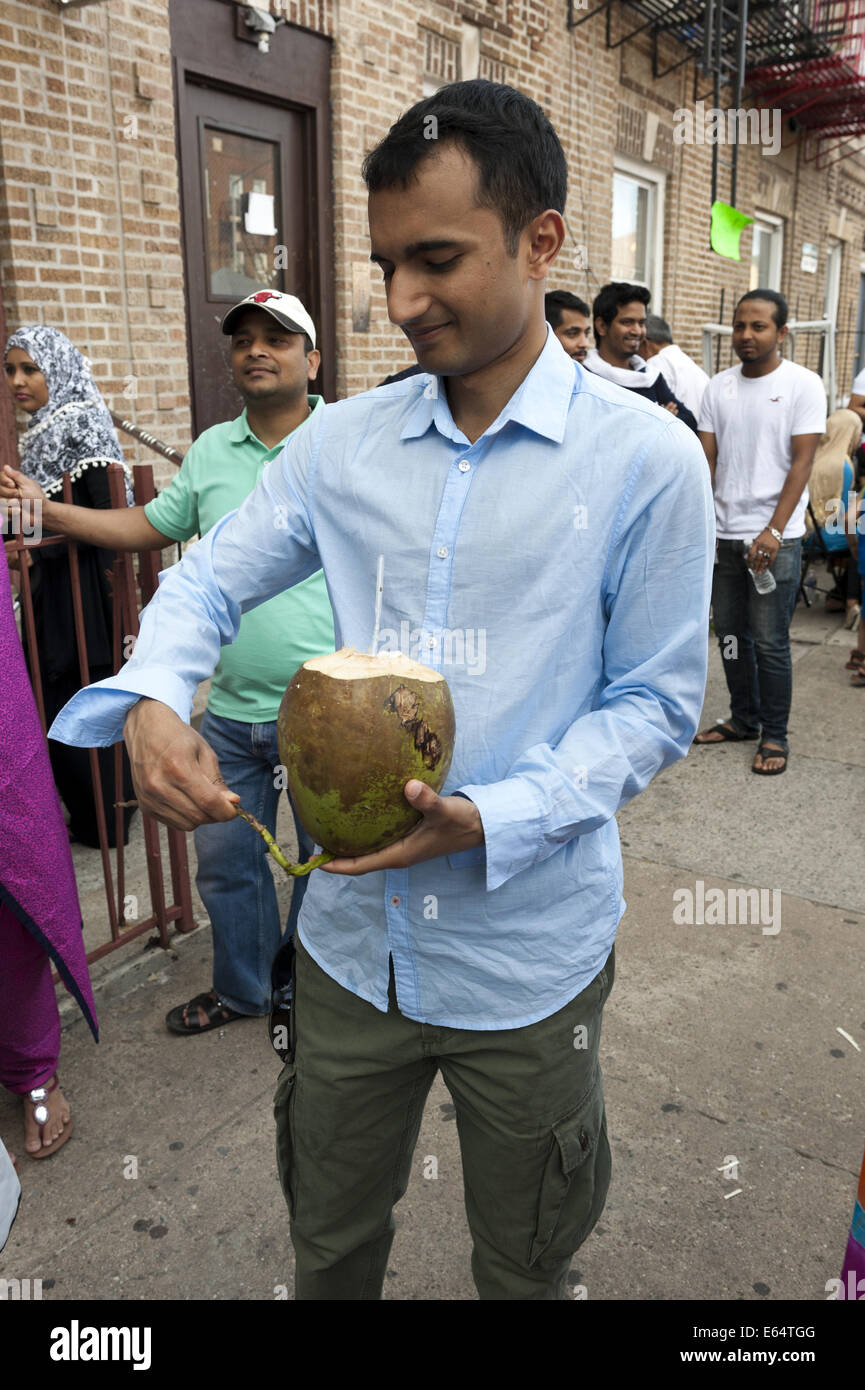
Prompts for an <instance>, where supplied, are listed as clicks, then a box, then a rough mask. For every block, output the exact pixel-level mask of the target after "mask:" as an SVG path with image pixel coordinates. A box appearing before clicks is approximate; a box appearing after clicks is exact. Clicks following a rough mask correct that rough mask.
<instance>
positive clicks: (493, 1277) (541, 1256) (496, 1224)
mask: <svg viewBox="0 0 865 1390" xmlns="http://www.w3.org/2000/svg"><path fill="white" fill-rule="evenodd" d="M614 969H615V966H614V951H611V953H610V956H609V958H608V960H607V962H606V964H605V966H604V968H603V969H602V970H601V971H600V973H599V974H598V975H596V977H595V979H594V980H592V982H591V984H589V985H588V986H587V987H586V988H585V989H584V990H583V991H582V993H580V994H578V995H577V997H576V998H575V999H573V1000H572V1001H571V1002H570V1003H569V1004H567V1005H565V1007H564V1008H563V1009H560V1010H559V1011H558V1012H557V1013H555V1014H552V1015H551V1016H550V1017H549V1018H545V1019H542V1020H541V1022H540V1023H533V1024H530V1025H529V1026H528V1027H526V1028H506V1029H501V1030H495V1031H485V1032H473V1031H469V1030H466V1029H457V1028H439V1027H436V1026H433V1025H430V1024H425V1023H415V1022H413V1021H412V1020H411V1019H408V1018H405V1017H403V1015H402V1014H401V1013H400V1012H399V1011H398V1009H397V1005H396V993H395V989H394V983H393V973H392V972H391V982H390V1009H389V1012H388V1013H387V1014H383V1013H381V1011H380V1010H378V1009H376V1008H374V1007H373V1005H372V1004H368V1003H367V1002H366V1001H365V1000H363V999H359V998H358V997H357V995H355V994H352V993H351V991H350V990H347V989H343V987H342V986H341V985H338V984H337V983H336V981H335V980H332V979H331V978H330V976H329V975H327V974H326V973H325V972H324V971H323V970H321V969H320V967H319V966H318V965H317V964H316V962H315V961H314V960H313V959H312V957H311V956H310V955H309V954H308V952H306V951H305V950H304V948H303V947H302V946H301V945H300V943H299V942H297V959H296V982H295V1003H294V1008H293V1010H292V1016H293V1024H292V1048H293V1056H292V1057H291V1058H290V1060H289V1061H288V1062H287V1063H286V1065H285V1067H284V1068H283V1071H282V1073H281V1075H280V1078H279V1082H278V1085H277V1090H276V1098H275V1115H276V1126H277V1161H278V1166H279V1176H280V1181H281V1183H282V1188H283V1191H284V1193H285V1196H286V1201H287V1202H288V1209H289V1215H290V1218H291V1236H292V1242H293V1244H294V1248H295V1252H296V1256H297V1282H296V1297H297V1298H298V1299H342V1300H345V1299H378V1298H380V1297H381V1291H382V1285H383V1283H384V1277H385V1270H386V1267H387V1259H388V1254H389V1251H390V1247H391V1242H392V1240H393V1234H394V1220H393V1207H394V1205H395V1203H396V1202H398V1201H399V1199H400V1197H402V1195H403V1193H404V1192H405V1190H406V1187H407V1186H408V1181H409V1174H410V1171H411V1162H412V1154H413V1152H414V1148H415V1144H416V1143H417V1138H418V1131H419V1129H420V1123H421V1115H422V1113H423V1108H424V1102H425V1100H426V1097H427V1094H428V1092H429V1089H430V1086H431V1085H432V1082H433V1078H434V1077H435V1074H436V1072H437V1071H438V1070H439V1068H440V1069H441V1072H442V1078H443V1080H444V1082H445V1085H446V1086H447V1088H448V1090H449V1091H450V1093H451V1096H452V1098H453V1102H454V1108H455V1110H456V1122H457V1130H458V1132H459V1141H460V1151H461V1154H462V1165H463V1182H464V1188H465V1204H466V1213H467V1215H468V1221H469V1227H470V1229H471V1234H472V1239H473V1242H474V1252H473V1255H472V1273H473V1275H474V1280H475V1284H476V1286H477V1290H478V1293H479V1295H480V1297H481V1298H482V1299H562V1298H566V1297H567V1287H566V1285H567V1274H568V1268H569V1266H570V1262H571V1258H572V1256H573V1254H574V1251H575V1250H577V1248H578V1247H579V1246H580V1245H581V1244H582V1242H583V1241H584V1240H585V1239H586V1236H588V1234H589V1232H590V1231H591V1230H592V1228H593V1227H594V1225H595V1223H596V1221H597V1220H598V1218H599V1216H600V1214H601V1211H602V1210H603V1206H604V1201H605V1199H606V1195H607V1188H608V1187H609V1182H610V1146H609V1143H608V1140H607V1124H606V1117H605V1114H604V1096H603V1090H602V1087H601V1071H600V1067H599V1064H598V1044H599V1042H600V1035H601V1014H602V1012H603V1007H604V1004H605V1002H606V999H607V996H608V995H609V993H610V990H611V989H612V985H613V977H614Z"/></svg>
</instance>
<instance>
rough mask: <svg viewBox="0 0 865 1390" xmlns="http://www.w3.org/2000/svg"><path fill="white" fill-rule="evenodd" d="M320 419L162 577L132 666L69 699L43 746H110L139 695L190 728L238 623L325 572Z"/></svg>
mask: <svg viewBox="0 0 865 1390" xmlns="http://www.w3.org/2000/svg"><path fill="white" fill-rule="evenodd" d="M325 415H326V412H325V411H319V412H317V413H316V415H314V416H313V417H312V418H311V419H310V421H309V424H308V426H307V428H305V429H303V430H299V431H297V432H296V433H295V434H293V435H292V437H291V438H290V439H289V441H288V443H287V444H286V446H285V449H283V451H282V453H281V454H280V455H279V456H278V457H277V458H275V459H274V460H273V462H272V463H271V464H270V465H269V466H268V468H267V469H266V470H265V472H264V474H263V476H262V478H261V481H260V483H259V484H258V486H257V487H256V488H255V490H254V491H253V492H251V493H250V495H249V497H247V499H246V500H245V502H244V503H243V506H242V507H240V508H239V509H238V510H237V511H235V512H230V513H229V514H228V515H227V516H225V517H223V519H222V520H221V521H220V522H218V523H217V525H216V526H214V527H213V528H212V530H211V531H209V532H208V534H207V535H206V536H205V537H204V538H203V540H201V541H199V542H197V544H196V545H194V546H192V547H191V548H190V549H189V550H188V551H187V552H186V554H185V555H184V557H183V559H182V560H181V562H180V563H179V564H177V565H173V566H172V567H171V569H169V570H167V571H165V572H164V573H163V574H162V575H161V576H160V584H159V588H158V590H157V592H156V594H155V595H154V597H153V599H152V600H151V602H150V603H149V604H148V605H147V607H146V608H145V609H144V611H143V612H142V615H141V626H140V631H139V634H138V637H137V640H136V642H135V649H134V651H133V654H132V656H131V658H130V660H129V661H127V662H126V664H125V665H124V666H122V667H121V669H120V671H118V673H117V675H116V676H110V677H109V678H108V679H107V680H103V681H97V682H96V683H95V684H94V685H90V686H87V687H86V688H85V689H84V690H80V691H79V692H78V693H77V694H76V695H74V696H73V697H72V699H71V700H70V701H69V702H68V704H66V705H65V706H64V707H63V709H62V710H61V711H60V713H59V714H58V716H57V718H56V719H55V720H54V723H53V724H52V726H51V728H50V729H49V731H48V735H49V738H53V739H57V740H58V742H60V743H70V744H75V745H78V746H80V747H85V748H94V747H98V746H101V745H104V744H110V743H115V742H116V741H117V740H118V739H119V738H120V737H121V736H122V733H123V725H124V722H125V719H126V716H127V714H128V713H129V711H130V709H131V708H132V706H133V705H134V704H136V703H137V701H138V700H139V699H141V698H142V697H143V696H147V697H149V698H150V699H153V700H160V701H161V702H162V703H163V704H166V705H168V706H170V708H171V709H173V710H174V711H175V713H176V714H178V715H179V716H180V718H181V719H183V720H185V721H187V722H188V721H189V717H190V712H191V710H192V701H193V698H194V696H195V692H196V690H197V688H198V686H199V684H200V683H201V681H203V680H205V679H207V677H208V676H210V675H212V674H213V671H214V670H215V668H216V665H217V662H218V661H219V653H220V649H221V647H223V646H225V645H227V644H228V643H231V642H233V641H234V639H235V637H236V636H237V632H238V628H239V627H240V619H241V617H242V615H243V614H244V613H245V612H247V611H248V610H249V609H252V608H256V607H257V606H258V605H259V604H261V603H265V602H266V601H267V599H269V598H272V597H273V596H274V594H277V593H280V592H281V591H282V590H283V589H288V588H290V587H291V586H292V585H293V584H297V583H299V582H300V581H301V580H302V579H306V578H308V576H309V575H311V574H314V573H315V571H316V570H318V569H320V568H321V561H320V559H319V556H318V551H317V548H316V543H315V537H314V535H313V526H312V519H311V516H310V511H309V510H308V508H307V500H306V499H307V497H308V496H309V489H310V487H311V486H312V476H313V472H314V466H315V461H316V459H317V455H318V445H319V443H320V435H321V433H322V428H323V425H324V418H325Z"/></svg>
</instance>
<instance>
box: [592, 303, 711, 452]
mask: <svg viewBox="0 0 865 1390" xmlns="http://www.w3.org/2000/svg"><path fill="white" fill-rule="evenodd" d="M651 297H652V296H651V294H650V293H649V291H648V290H647V289H646V287H645V285H629V284H627V283H626V282H625V281H622V280H614V281H613V282H612V284H609V285H604V287H603V289H602V290H601V292H600V293H599V294H598V295H596V296H595V302H594V304H593V305H592V318H593V321H594V327H595V342H596V343H597V345H598V346H597V347H596V348H592V349H591V350H590V351H589V352H588V353H587V355H586V360H585V362H584V363H583V366H584V367H586V368H587V369H588V371H590V372H595V373H596V374H597V375H598V376H602V377H604V378H605V380H607V381H612V382H614V383H615V384H616V385H617V386H624V387H625V388H626V389H627V390H629V391H636V392H637V394H638V395H639V396H645V398H646V400H649V401H654V402H655V404H656V405H660V406H663V407H664V409H665V410H669V411H671V412H672V414H673V415H678V417H679V419H680V420H681V421H682V423H683V424H684V425H687V426H688V428H689V429H692V430H693V431H694V433H695V434H696V432H697V421H696V420H695V419H694V417H693V415H692V414H691V412H690V410H689V409H688V407H687V406H686V405H685V404H684V403H683V402H682V401H680V400H678V399H677V398H676V397H675V396H674V395H673V393H672V391H671V390H670V388H669V386H668V385H667V383H666V381H665V380H664V377H663V375H662V373H661V371H660V369H659V367H658V364H657V362H656V361H655V360H654V359H653V360H652V361H651V362H645V361H644V360H643V358H642V357H640V355H639V349H640V344H641V343H642V341H643V338H644V336H645V333H646V309H647V308H648V304H649V300H650V299H651Z"/></svg>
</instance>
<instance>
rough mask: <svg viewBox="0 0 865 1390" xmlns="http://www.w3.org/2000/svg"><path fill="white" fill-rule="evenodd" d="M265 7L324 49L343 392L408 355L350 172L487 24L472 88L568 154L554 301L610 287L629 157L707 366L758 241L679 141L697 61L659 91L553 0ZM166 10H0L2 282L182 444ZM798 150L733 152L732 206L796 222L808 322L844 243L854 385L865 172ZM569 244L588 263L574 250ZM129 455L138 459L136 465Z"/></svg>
mask: <svg viewBox="0 0 865 1390" xmlns="http://www.w3.org/2000/svg"><path fill="white" fill-rule="evenodd" d="M236 2H237V3H240V0H236ZM214 3H216V0H214ZM259 3H260V4H262V6H263V5H264V3H265V0H259ZM270 8H271V11H272V13H273V14H274V15H276V16H278V17H281V18H285V19H287V20H288V21H289V22H290V23H293V24H299V25H302V26H304V27H308V28H310V29H313V30H316V31H317V32H320V33H324V34H328V35H329V36H331V37H332V38H333V39H334V45H333V65H332V75H331V81H332V87H331V95H332V106H333V168H332V173H333V189H334V211H333V218H334V234H335V265H334V286H335V293H336V311H337V354H338V362H337V368H338V372H337V381H338V393H339V394H340V395H345V394H348V393H351V392H354V391H358V390H362V389H365V388H366V387H368V386H370V385H372V384H374V383H375V382H376V381H378V380H380V379H381V377H382V376H384V375H385V374H387V373H388V372H391V371H394V370H396V369H398V368H400V367H402V366H405V365H407V364H408V363H409V362H410V361H411V360H412V354H411V351H410V349H409V348H408V346H407V344H406V341H405V339H404V337H403V335H402V334H401V333H400V332H399V330H397V329H396V328H394V327H393V325H391V324H390V323H389V322H388V319H387V312H386V305H385V297H384V291H383V287H382V284H381V280H380V275H379V272H378V271H377V270H375V269H374V268H373V267H372V266H371V265H370V263H369V260H368V257H369V239H368V232H367V223H366V195H365V190H364V187H363V184H362V180H361V177H360V164H361V160H362V157H363V155H364V153H365V152H366V151H367V150H368V149H370V148H371V147H372V146H373V145H374V144H375V143H376V141H377V140H378V139H379V138H380V137H381V136H382V135H383V134H384V133H385V132H386V130H387V128H388V126H389V125H390V124H391V123H392V121H393V120H395V119H396V117H397V116H398V115H399V114H400V112H401V111H403V110H405V109H406V107H408V106H409V105H411V104H412V103H413V102H414V101H417V100H418V99H419V98H420V97H421V95H422V93H423V90H424V83H425V81H426V82H427V83H433V84H435V83H436V82H442V81H445V80H451V79H452V78H453V77H454V76H461V77H464V76H468V75H471V74H470V73H469V72H468V71H466V70H465V61H464V55H465V54H466V53H469V52H470V51H471V50H470V48H466V47H464V46H463V38H464V31H465V26H466V25H474V26H476V29H477V30H478V31H479V43H476V44H475V50H474V51H475V55H476V61H477V71H478V72H479V73H480V75H482V76H486V77H490V78H493V79H495V80H506V81H508V82H511V83H513V84H514V85H516V86H518V87H520V88H522V89H523V90H524V91H526V92H528V93H529V94H530V95H532V96H533V97H535V99H536V100H538V101H539V102H540V103H541V105H542V106H543V107H544V109H545V111H546V112H547V114H548V115H549V116H550V119H551V120H552V122H553V124H554V125H555V127H556V129H557V131H558V132H559V135H560V138H561V140H562V143H563V146H564V148H565V152H566V155H567V159H568V168H569V197H568V206H567V209H566V223H567V229H568V239H567V242H566V245H565V248H564V250H563V252H562V255H561V257H560V259H559V261H558V263H557V266H556V269H555V272H554V275H553V277H552V278H551V280H550V282H549V283H550V288H557V287H566V288H570V289H572V290H574V291H575V292H577V293H579V294H581V295H582V296H583V297H584V298H588V299H591V298H592V296H593V295H594V294H595V293H596V292H597V289H598V288H599V286H600V285H601V284H602V283H603V282H604V281H605V280H606V279H608V278H609V273H610V250H611V216H612V186H613V157H614V154H615V152H617V151H618V152H619V153H621V154H625V155H629V156H630V157H632V158H637V159H645V160H648V162H649V163H650V164H651V165H652V166H653V167H655V168H658V169H663V170H664V171H665V172H666V176H667V185H666V204H665V206H666V216H665V228H664V291H663V302H662V304H661V305H660V306H659V307H660V308H661V311H662V312H663V313H664V315H665V317H667V318H668V319H669V320H670V321H671V323H672V325H673V328H674V330H675V333H676V336H677V339H678V341H680V342H681V344H682V346H683V347H685V348H686V350H688V351H690V352H692V353H694V354H695V355H697V354H699V351H700V334H699V326H700V324H702V323H703V322H704V321H706V320H714V319H715V318H716V317H717V314H718V309H719V301H720V294H721V290H722V289H723V290H724V292H725V317H728V316H729V312H730V310H731V308H732V304H733V302H734V300H735V297H736V296H737V295H738V294H740V293H742V292H743V291H744V289H746V288H747V284H748V276H749V261H750V252H751V235H752V234H751V231H750V229H748V230H746V231H745V233H744V234H743V236H742V242H741V249H742V257H743V259H742V261H741V263H736V262H733V261H727V260H723V259H722V258H720V257H718V256H716V255H715V254H714V253H712V252H711V251H710V249H709V242H708V229H709V204H710V182H711V154H712V151H711V147H710V146H708V145H676V144H675V143H674V141H673V121H674V112H675V111H676V110H677V109H679V108H683V107H690V106H692V104H693V98H694V69H693V65H692V64H691V63H686V64H683V65H682V66H681V67H679V68H677V69H676V70H675V71H673V72H671V73H669V74H668V75H667V76H665V77H663V78H661V79H660V80H659V81H655V80H654V79H653V78H652V69H651V50H650V46H649V43H648V41H646V42H643V41H641V40H639V39H638V40H636V41H631V42H629V43H627V44H623V45H622V46H621V47H620V48H618V49H612V50H608V49H607V48H606V45H605V40H604V23H603V18H602V17H596V18H594V19H590V20H588V21H587V22H586V23H584V24H582V25H580V26H579V27H578V28H577V29H575V30H574V31H573V32H572V33H571V34H568V32H567V29H566V27H565V18H566V13H567V7H566V6H565V5H564V3H559V0H477V2H476V3H468V2H467V0H421V3H417V0H392V3H391V4H390V5H389V6H388V7H387V9H386V10H383V9H382V8H381V6H380V5H379V4H377V3H372V0H341V3H340V4H339V5H338V6H337V4H336V0H271V3H270ZM167 11H168V2H167V0H111V3H110V4H108V3H104V4H97V5H92V6H89V7H85V8H82V9H75V10H72V11H68V12H66V13H65V14H63V15H60V14H59V13H58V11H57V8H56V6H55V5H54V4H53V0H3V6H2V10H0V119H2V132H3V133H2V158H3V175H4V181H3V192H2V200H0V279H2V286H3V295H4V303H5V308H6V317H7V321H8V325H9V327H10V329H11V328H14V327H16V326H18V325H19V324H21V323H24V322H28V321H32V320H39V319H42V320H43V321H44V322H46V323H53V324H55V325H56V326H57V327H59V328H61V329H63V330H64V331H65V332H67V333H68V334H69V336H70V337H71V338H72V339H73V341H75V342H76V343H77V344H78V345H79V346H80V347H81V348H82V349H83V350H84V351H86V352H87V353H88V355H89V356H90V357H91V359H92V361H93V364H94V372H95V375H96V378H97V381H98V384H99V385H100V388H101V389H102V390H103V391H104V393H105V395H106V398H107V399H108V400H109V402H110V403H112V404H113V405H114V406H115V408H118V409H121V410H123V411H124V413H129V414H133V415H134V416H135V418H136V419H137V420H138V421H139V422H140V423H141V424H143V425H144V426H145V427H146V428H148V429H150V430H152V431H153V433H155V434H157V435H159V436H161V437H162V438H164V439H166V440H167V441H168V442H170V443H174V444H178V445H180V446H181V447H183V446H185V444H186V443H188V439H189V411H188V399H187V362H186V341H185V331H184V317H183V312H182V309H181V307H180V306H181V305H182V303H183V297H182V289H183V275H182V255H181V230H180V221H179V212H178V207H179V201H178V189H177V167H176V158H175V145H174V109H173V101H172V93H171V79H170V58H169V34H168V13H167ZM577 13H579V11H578V12H577ZM611 19H612V27H613V38H614V39H616V38H617V37H619V36H620V33H621V29H620V26H621V25H622V24H624V25H626V26H627V27H628V28H631V27H633V16H631V15H628V14H627V12H624V11H623V10H622V7H620V6H614V7H613V9H612V14H611ZM679 57H681V50H679V49H677V48H676V46H675V44H672V43H671V42H666V41H662V42H661V43H660V45H659V58H660V62H661V66H662V67H664V66H667V65H670V64H673V63H675V62H676V61H677V59H678V58H679ZM701 91H702V84H701ZM724 104H728V102H727V101H725V102H724ZM808 153H812V151H808ZM721 154H722V157H723V158H722V163H721V169H720V184H719V196H720V197H721V198H722V199H726V198H727V195H728V189H729V167H728V164H727V162H726V157H727V156H728V155H729V150H726V149H722V151H721ZM805 154H806V150H805V148H804V147H803V146H802V145H801V144H799V145H794V146H792V147H791V148H789V149H786V150H784V151H783V152H782V153H781V154H779V155H778V156H777V157H774V158H766V157H764V156H763V155H762V154H761V152H760V150H759V148H756V147H754V146H744V147H741V148H740V157H739V191H738V195H737V200H736V201H737V205H738V206H739V207H740V208H741V209H742V210H744V211H747V212H752V211H753V210H754V209H755V208H759V209H762V210H763V211H767V212H772V211H775V212H776V213H777V214H779V215H781V216H783V217H784V219H785V223H784V231H785V236H784V242H785V246H784V266H783V279H782V289H783V290H784V292H785V293H786V294H787V295H788V297H789V299H790V302H791V309H792V310H793V311H794V312H795V311H796V306H797V304H798V306H799V313H800V315H801V316H805V315H806V314H810V313H811V312H819V311H820V310H821V309H822V296H823V286H824V280H825V267H826V251H827V247H828V244H829V240H830V238H832V237H837V238H839V239H841V241H842V243H843V258H842V285H841V306H840V315H839V324H840V327H841V329H842V332H841V334H840V335H839V341H838V349H839V362H838V379H839V383H840V384H841V386H842V389H843V388H844V387H845V386H846V385H847V384H848V382H849V377H850V370H851V359H852V347H853V344H852V334H850V333H845V332H844V330H845V328H846V326H847V321H848V320H847V315H848V306H850V305H853V306H854V313H853V323H852V326H853V327H855V301H856V297H857V295H858V286H859V274H860V262H861V256H862V246H863V231H865V162H863V160H862V159H861V158H854V159H850V160H847V161H846V162H844V163H842V164H840V165H838V166H836V167H835V168H833V169H828V170H818V169H817V167H816V164H815V162H814V161H813V160H811V161H808V160H806V158H805ZM804 242H812V243H815V244H816V245H817V246H818V248H819V265H818V271H817V274H816V275H809V274H808V273H807V272H805V271H803V270H801V268H800V262H801V253H802V244H803V243H804ZM578 247H584V248H585V255H583V256H576V257H575V251H576V249H577V248H578ZM367 291H369V294H370V312H369V316H368V318H367V316H366V314H365V312H364V304H365V299H366V295H367ZM798 356H799V360H803V361H806V364H807V365H810V366H815V365H816V353H815V349H814V347H812V348H811V350H810V352H809V350H808V348H807V346H806V345H805V344H804V343H803V344H801V345H800V351H799V353H798ZM130 382H132V383H133V389H134V390H135V393H136V394H135V395H134V396H132V395H131V392H130ZM124 392H126V394H124ZM139 456H140V455H138V454H136V449H135V447H134V446H131V445H130V448H129V457H130V458H136V457H139ZM150 457H151V458H152V457H153V456H150ZM159 467H160V469H161V468H162V465H159Z"/></svg>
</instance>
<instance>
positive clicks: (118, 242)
mask: <svg viewBox="0 0 865 1390" xmlns="http://www.w3.org/2000/svg"><path fill="white" fill-rule="evenodd" d="M0 123H2V126H0V128H2V164H3V187H2V195H0V277H2V285H3V297H4V304H5V310H6V320H7V327H8V329H9V330H10V331H11V330H12V329H14V328H16V327H18V326H19V325H21V324H25V323H32V322H44V323H47V324H50V325H52V326H54V327H56V328H60V329H61V330H62V331H63V332H64V333H66V334H67V335H68V336H69V337H70V338H71V339H72V341H73V342H74V343H75V344H76V346H77V347H79V348H80V349H81V350H82V352H84V353H85V354H86V355H87V356H88V357H89V358H90V359H91V362H92V365H93V374H94V377H95V379H96V382H97V385H98V386H99V388H100V390H101V391H102V392H103V394H104V396H105V398H106V400H107V401H108V403H109V404H110V405H111V406H113V407H114V408H115V409H116V410H118V411H119V412H121V413H123V414H126V415H132V416H134V418H135V419H136V420H137V421H138V423H139V424H141V425H143V426H144V427H145V428H146V429H148V430H150V431H151V432H152V433H153V434H155V435H157V436H159V437H162V438H164V439H165V440H166V442H168V443H171V444H174V445H178V446H180V447H181V448H182V447H185V446H186V445H187V444H188V442H189V438H190V435H189V429H190V424H189V408H188V376H187V360H186V331H185V320H184V312H183V268H182V256H181V243H180V225H179V219H178V189H177V165H176V159H175V147H174V102H173V96H172V88H171V70H170V58H169V40H168V10H167V0H149V3H141V0H112V3H111V4H110V5H109V4H101V5H93V6H87V7H84V8H81V9H73V10H69V11H67V12H66V13H64V14H61V13H59V11H58V9H57V7H56V5H54V4H53V3H51V0H4V3H3V6H2V9H0ZM123 443H124V449H125V451H126V456H127V458H128V459H129V460H130V461H139V459H141V460H143V459H145V458H146V459H148V460H153V459H154V458H155V456H154V455H152V454H147V453H146V451H141V450H140V449H139V446H137V445H135V444H134V443H133V442H132V441H131V440H129V439H128V438H126V437H124V440H123ZM161 467H162V466H160V470H161Z"/></svg>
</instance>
